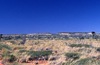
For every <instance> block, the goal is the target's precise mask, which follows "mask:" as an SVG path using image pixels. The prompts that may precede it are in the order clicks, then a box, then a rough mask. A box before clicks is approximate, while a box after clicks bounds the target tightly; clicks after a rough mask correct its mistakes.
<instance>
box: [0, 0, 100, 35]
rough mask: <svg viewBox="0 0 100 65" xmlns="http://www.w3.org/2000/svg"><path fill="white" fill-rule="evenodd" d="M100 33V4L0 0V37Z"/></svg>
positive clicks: (73, 0)
mask: <svg viewBox="0 0 100 65" xmlns="http://www.w3.org/2000/svg"><path fill="white" fill-rule="evenodd" d="M91 31H96V32H100V0H0V33H4V34H7V33H8V34H12V33H35V32H51V33H56V32H91Z"/></svg>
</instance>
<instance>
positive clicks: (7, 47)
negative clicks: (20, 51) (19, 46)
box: [0, 43, 11, 50]
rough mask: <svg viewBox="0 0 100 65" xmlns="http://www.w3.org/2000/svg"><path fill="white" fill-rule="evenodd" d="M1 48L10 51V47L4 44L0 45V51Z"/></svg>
mask: <svg viewBox="0 0 100 65" xmlns="http://www.w3.org/2000/svg"><path fill="white" fill-rule="evenodd" d="M3 48H5V49H8V50H11V47H10V46H8V45H6V44H2V43H0V50H2V49H3Z"/></svg>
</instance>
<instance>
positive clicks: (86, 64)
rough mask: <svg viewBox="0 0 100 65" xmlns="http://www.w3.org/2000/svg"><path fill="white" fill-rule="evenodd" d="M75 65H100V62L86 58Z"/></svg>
mask: <svg viewBox="0 0 100 65" xmlns="http://www.w3.org/2000/svg"><path fill="white" fill-rule="evenodd" d="M73 65H100V60H96V59H93V58H85V59H81V60H79V61H77V62H76V63H74V64H73Z"/></svg>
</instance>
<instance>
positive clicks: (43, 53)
mask: <svg viewBox="0 0 100 65" xmlns="http://www.w3.org/2000/svg"><path fill="white" fill-rule="evenodd" d="M50 54H52V51H29V52H28V55H31V57H40V56H48V55H50Z"/></svg>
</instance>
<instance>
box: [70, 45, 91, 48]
mask: <svg viewBox="0 0 100 65" xmlns="http://www.w3.org/2000/svg"><path fill="white" fill-rule="evenodd" d="M69 46H70V47H86V48H88V47H91V45H88V44H70V45H69Z"/></svg>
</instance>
